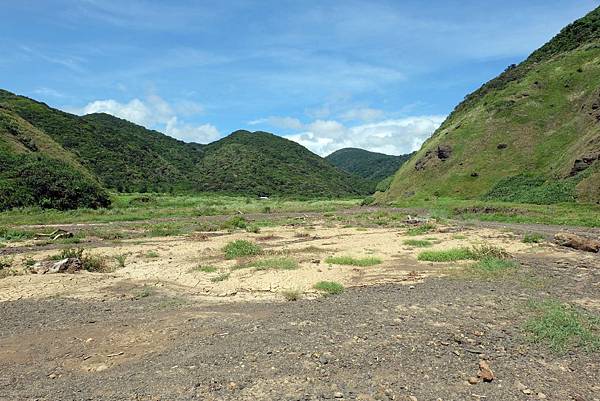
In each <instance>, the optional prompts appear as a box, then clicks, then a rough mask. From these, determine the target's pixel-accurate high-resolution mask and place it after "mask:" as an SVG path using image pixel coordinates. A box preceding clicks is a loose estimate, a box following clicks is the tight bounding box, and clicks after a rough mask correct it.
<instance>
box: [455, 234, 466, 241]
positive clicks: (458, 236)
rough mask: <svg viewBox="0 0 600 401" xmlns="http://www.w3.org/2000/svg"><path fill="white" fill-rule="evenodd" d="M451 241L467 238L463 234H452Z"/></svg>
mask: <svg viewBox="0 0 600 401" xmlns="http://www.w3.org/2000/svg"><path fill="white" fill-rule="evenodd" d="M452 239H456V240H461V239H467V236H466V235H464V234H454V235H453V236H452Z"/></svg>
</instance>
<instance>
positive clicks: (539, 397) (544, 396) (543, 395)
mask: <svg viewBox="0 0 600 401" xmlns="http://www.w3.org/2000/svg"><path fill="white" fill-rule="evenodd" d="M537 398H538V400H545V399H546V398H547V397H546V394H544V393H537Z"/></svg>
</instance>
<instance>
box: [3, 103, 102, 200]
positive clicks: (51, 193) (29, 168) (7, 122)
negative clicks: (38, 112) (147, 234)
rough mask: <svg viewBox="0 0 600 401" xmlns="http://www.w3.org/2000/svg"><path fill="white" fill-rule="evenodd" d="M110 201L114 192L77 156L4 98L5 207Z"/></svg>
mask: <svg viewBox="0 0 600 401" xmlns="http://www.w3.org/2000/svg"><path fill="white" fill-rule="evenodd" d="M109 204H110V198H109V196H108V193H107V192H106V191H105V190H104V189H103V188H102V187H101V186H100V184H99V183H98V181H97V180H96V178H95V177H94V176H93V175H92V174H91V173H90V172H89V171H88V170H86V169H85V168H84V167H83V166H82V165H81V164H80V163H79V162H78V161H77V158H76V157H75V155H73V154H72V153H70V152H68V151H66V150H64V149H63V148H62V147H61V146H60V145H59V144H58V143H56V142H55V141H54V140H53V139H52V138H50V137H49V136H48V135H46V134H45V133H44V132H42V131H40V130H38V129H37V128H35V127H34V126H32V125H31V124H29V123H28V122H27V121H25V120H24V119H22V118H21V117H20V116H19V115H17V114H16V113H14V112H13V111H11V110H10V109H6V108H5V107H4V104H3V103H2V102H0V211H1V210H6V209H10V208H14V207H24V206H39V207H43V208H53V209H61V210H66V209H75V208H79V207H89V208H97V207H103V206H108V205H109Z"/></svg>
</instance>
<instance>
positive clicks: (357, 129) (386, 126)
mask: <svg viewBox="0 0 600 401" xmlns="http://www.w3.org/2000/svg"><path fill="white" fill-rule="evenodd" d="M444 119H445V116H441V115H433V116H413V117H406V118H400V119H387V120H383V121H379V122H375V123H368V124H360V125H355V126H350V127H348V126H345V125H344V124H342V123H340V122H338V121H335V120H317V121H314V122H313V123H311V124H308V125H307V126H306V127H305V131H303V132H299V133H297V134H293V135H288V136H287V138H288V139H291V140H293V141H296V142H298V143H300V144H301V145H303V146H305V147H307V148H308V149H310V150H312V151H313V152H315V153H317V154H319V155H322V156H325V155H327V154H329V153H331V152H333V151H335V150H338V149H341V148H347V147H355V148H362V149H367V150H370V151H373V152H381V153H386V154H392V155H400V154H406V153H410V152H413V151H415V150H418V149H419V148H420V147H421V145H422V144H423V142H424V141H425V140H426V139H427V138H428V137H429V136H430V135H431V134H432V133H433V132H434V131H435V130H436V129H437V128H438V127H439V126H440V124H441V123H442V122H443V121H444Z"/></svg>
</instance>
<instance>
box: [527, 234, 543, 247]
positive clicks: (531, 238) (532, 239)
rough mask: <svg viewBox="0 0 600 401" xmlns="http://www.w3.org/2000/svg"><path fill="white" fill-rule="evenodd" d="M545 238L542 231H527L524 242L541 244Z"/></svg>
mask: <svg viewBox="0 0 600 401" xmlns="http://www.w3.org/2000/svg"><path fill="white" fill-rule="evenodd" d="M545 240H546V237H545V236H544V234H540V233H527V234H525V235H524V236H523V242H524V243H526V244H539V243H541V242H544V241H545Z"/></svg>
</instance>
